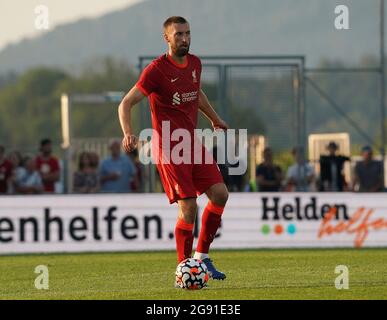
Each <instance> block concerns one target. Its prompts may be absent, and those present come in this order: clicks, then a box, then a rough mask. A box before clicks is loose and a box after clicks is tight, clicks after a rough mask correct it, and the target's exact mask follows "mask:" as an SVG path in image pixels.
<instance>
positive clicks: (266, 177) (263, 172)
mask: <svg viewBox="0 0 387 320" xmlns="http://www.w3.org/2000/svg"><path fill="white" fill-rule="evenodd" d="M255 176H256V179H257V184H258V190H259V191H261V192H276V191H279V190H280V188H281V181H282V171H281V168H280V167H279V166H277V165H276V164H274V163H273V152H272V150H271V148H269V147H266V148H265V150H264V151H263V162H262V163H261V164H260V165H258V166H257V168H256V170H255Z"/></svg>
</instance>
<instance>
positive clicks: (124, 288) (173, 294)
mask: <svg viewBox="0 0 387 320" xmlns="http://www.w3.org/2000/svg"><path fill="white" fill-rule="evenodd" d="M211 256H212V258H213V260H214V262H215V264H216V266H218V268H219V269H220V270H222V271H224V272H225V273H226V274H227V279H226V280H224V281H215V280H210V282H209V288H207V289H203V290H198V291H188V290H182V289H175V288H174V287H173V283H174V271H175V267H176V263H175V262H176V257H175V253H174V252H141V253H134V252H132V253H90V254H59V255H51V254H50V255H20V256H2V257H0V299H146V300H147V299H152V300H157V299H177V300H180V299H190V300H201V299H204V300H209V299H225V300H229V299H235V300H238V299H247V300H257V299H386V298H387V268H386V262H387V250H386V249H359V250H356V249H329V250H328V249H327V250H321V249H320V250H301V249H299V250H218V251H213V252H212V255H211ZM37 265H46V266H47V267H48V269H49V289H48V290H37V289H36V288H35V286H34V281H35V278H36V277H37V276H38V275H37V274H35V273H34V270H35V267H36V266H37ZM337 265H346V266H347V267H348V269H349V289H348V290H337V289H336V288H335V285H334V281H335V278H336V277H337V276H338V275H337V274H335V272H334V271H335V267H336V266H337Z"/></svg>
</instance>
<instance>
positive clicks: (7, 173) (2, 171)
mask: <svg viewBox="0 0 387 320" xmlns="http://www.w3.org/2000/svg"><path fill="white" fill-rule="evenodd" d="M11 176H12V163H11V162H9V161H8V160H4V161H3V162H2V163H0V193H7V191H8V184H7V181H8V179H9V178H10V177H11Z"/></svg>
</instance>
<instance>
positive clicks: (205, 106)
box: [199, 89, 229, 130]
mask: <svg viewBox="0 0 387 320" xmlns="http://www.w3.org/2000/svg"><path fill="white" fill-rule="evenodd" d="M199 110H200V111H201V112H203V113H204V115H205V116H206V117H207V118H208V119H209V120H210V121H211V124H212V126H213V128H214V129H225V130H226V129H228V128H229V126H228V124H227V123H226V122H225V121H223V120H222V119H221V118H220V117H219V115H218V114H217V113H216V111H215V110H214V108H213V107H212V106H211V104H210V102H209V101H208V98H207V96H206V94H205V93H204V92H203V90H202V89H200V90H199Z"/></svg>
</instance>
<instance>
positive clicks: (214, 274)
mask: <svg viewBox="0 0 387 320" xmlns="http://www.w3.org/2000/svg"><path fill="white" fill-rule="evenodd" d="M202 261H203V262H204V264H205V265H206V266H207V270H208V275H209V276H210V278H212V279H214V280H224V279H226V275H225V274H224V273H223V272H220V271H218V270H216V268H215V266H214V265H213V263H212V260H211V259H210V258H205V259H203V260H202Z"/></svg>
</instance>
